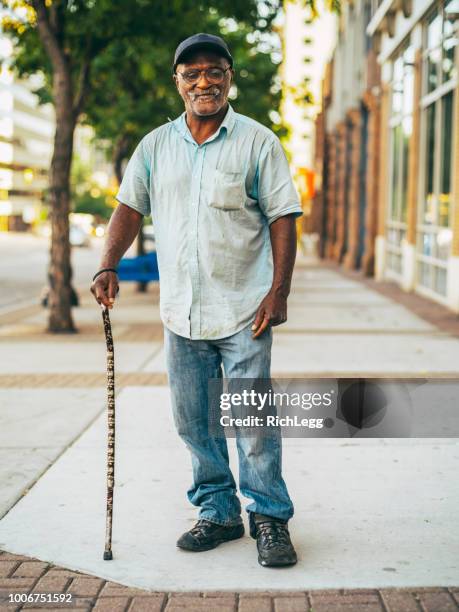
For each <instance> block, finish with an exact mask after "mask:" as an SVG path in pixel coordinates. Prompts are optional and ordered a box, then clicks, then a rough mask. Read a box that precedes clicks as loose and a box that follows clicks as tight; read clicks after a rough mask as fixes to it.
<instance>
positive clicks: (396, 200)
mask: <svg viewBox="0 0 459 612" xmlns="http://www.w3.org/2000/svg"><path fill="white" fill-rule="evenodd" d="M413 65H414V49H413V47H412V46H411V45H409V44H405V45H404V47H402V49H401V51H400V52H399V54H398V55H397V56H396V57H395V58H394V60H393V64H392V69H393V70H392V84H391V93H392V105H391V118H390V123H389V125H390V128H391V155H390V177H391V179H390V200H389V215H388V219H387V227H386V234H387V258H386V261H387V265H388V268H389V269H390V270H392V271H394V272H396V273H400V272H401V267H402V264H401V244H402V241H403V240H404V238H405V235H406V220H407V203H408V166H409V146H410V140H411V134H412V131H413V118H412V113H413V95H414V90H413V88H414V73H413Z"/></svg>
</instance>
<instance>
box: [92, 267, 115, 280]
mask: <svg viewBox="0 0 459 612" xmlns="http://www.w3.org/2000/svg"><path fill="white" fill-rule="evenodd" d="M103 272H114V273H115V274H118V270H115V268H102V270H99V271H98V272H96V273H95V274H94V276H93V277H92V282H94V281H95V280H96V278H97V277H98V276H99V274H102V273H103Z"/></svg>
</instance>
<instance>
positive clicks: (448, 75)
mask: <svg viewBox="0 0 459 612" xmlns="http://www.w3.org/2000/svg"><path fill="white" fill-rule="evenodd" d="M458 8H459V2H458V0H450V1H449V2H446V3H445V2H441V3H439V4H438V6H437V8H436V9H435V10H434V11H433V12H432V13H431V14H430V15H429V16H428V17H427V19H426V21H425V24H424V51H423V59H424V72H423V75H424V83H423V97H422V99H421V108H422V129H423V139H422V142H423V147H422V151H421V155H422V159H423V161H422V162H421V169H423V176H422V183H421V184H422V185H423V189H422V193H421V194H420V196H421V198H422V200H421V206H420V212H419V217H418V227H417V230H418V240H417V259H418V266H417V272H418V276H417V282H418V284H419V285H420V286H421V287H422V288H425V289H427V290H428V291H430V292H432V293H433V294H437V295H438V296H446V287H447V262H448V258H449V256H450V253H451V242H452V227H451V226H452V219H451V208H452V193H451V192H452V175H453V172H452V153H453V142H452V139H453V134H454V125H453V121H454V113H453V109H454V95H455V78H456V77H457V66H456V65H455V62H454V55H455V48H456V45H457V44H458V33H457V32H455V25H454V21H455V19H456V18H457V12H458Z"/></svg>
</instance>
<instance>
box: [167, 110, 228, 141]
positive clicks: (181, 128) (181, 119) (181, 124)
mask: <svg viewBox="0 0 459 612" xmlns="http://www.w3.org/2000/svg"><path fill="white" fill-rule="evenodd" d="M185 115H186V111H183V113H182V114H181V115H179V116H178V117H177V119H174V121H171V123H172V124H173V125H174V127H175V128H176V129H177V131H178V132H179V134H180V135H181V136H182V137H183V138H186V137H187V136H188V139H189V140H192V141H193V142H194V140H193V138H192V136H191V134H190V130H189V128H188V126H187V124H186V120H185ZM169 121H170V119H169ZM235 123H236V113H235V112H234V110H233V107H232V106H231V104H230V103H229V102H228V110H227V111H226V115H225V117H224V118H223V121H222V122H221V124H220V125H219V127H218V130H217V131H216V132H215V134H212V136H210V138H211V139H212V140H214V139H215V138H217V137H218V136H219V135H220V132H221V131H222V129H223V128H225V130H226V133H227V134H231V132H232V131H233V128H234V125H235Z"/></svg>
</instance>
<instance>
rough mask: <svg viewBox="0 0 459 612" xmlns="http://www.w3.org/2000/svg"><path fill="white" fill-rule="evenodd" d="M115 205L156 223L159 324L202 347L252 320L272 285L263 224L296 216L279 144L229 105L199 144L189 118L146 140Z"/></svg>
mask: <svg viewBox="0 0 459 612" xmlns="http://www.w3.org/2000/svg"><path fill="white" fill-rule="evenodd" d="M116 198H117V200H118V201H119V202H121V203H123V204H126V205H127V206H130V207H131V208H134V209H135V210H137V211H138V212H140V213H141V214H142V215H149V214H151V215H152V219H153V225H154V227H155V240H156V250H157V255H158V266H159V275H160V314H161V320H162V321H163V323H164V325H165V326H166V327H167V328H169V329H170V330H171V331H173V332H175V333H176V334H179V335H180V336H184V337H186V338H191V339H201V340H202V339H218V338H224V337H226V336H230V335H232V334H234V333H236V332H238V331H239V330H241V329H242V328H243V327H245V326H246V325H248V324H249V323H250V321H251V320H252V319H253V318H254V317H255V313H256V310H257V308H258V306H259V305H260V302H261V300H262V299H263V298H264V297H265V295H266V294H267V293H268V291H269V289H270V288H271V284H272V279H273V262H272V251H271V241H270V235H269V225H270V224H271V223H272V222H273V221H275V220H276V219H277V218H279V217H281V216H283V215H288V214H294V215H295V216H299V215H301V214H302V210H301V206H300V203H299V198H298V194H297V192H296V189H295V186H294V184H293V181H292V178H291V175H290V170H289V166H288V162H287V158H286V156H285V153H284V151H283V149H282V146H281V144H280V141H279V139H278V138H277V136H276V135H275V134H274V133H273V132H272V131H271V130H269V129H268V128H266V127H265V126H263V125H261V124H260V123H258V122H257V121H254V120H253V119H250V118H248V117H246V116H244V115H240V114H239V113H236V112H234V110H233V108H232V107H231V105H229V106H228V111H227V113H226V115H225V118H224V120H223V122H222V123H221V125H220V127H219V128H218V130H217V132H215V134H213V135H212V136H210V137H209V138H208V139H207V140H206V141H205V142H204V143H202V144H201V145H198V144H197V143H196V142H195V140H194V139H193V137H192V135H191V133H190V130H189V129H188V126H187V124H186V120H185V112H184V113H182V115H181V116H180V117H178V118H177V119H175V120H174V121H170V122H169V123H166V124H165V125H162V126H160V127H159V128H156V129H154V130H153V131H151V132H150V133H149V134H147V135H146V136H144V138H143V139H142V140H141V141H140V143H139V144H138V145H137V148H136V149H135V151H134V153H133V155H132V157H131V159H130V160H129V163H128V165H127V167H126V171H125V173H124V176H123V181H122V183H121V186H120V189H119V191H118V194H117V196H116Z"/></svg>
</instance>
